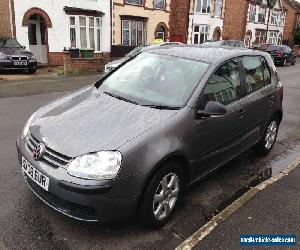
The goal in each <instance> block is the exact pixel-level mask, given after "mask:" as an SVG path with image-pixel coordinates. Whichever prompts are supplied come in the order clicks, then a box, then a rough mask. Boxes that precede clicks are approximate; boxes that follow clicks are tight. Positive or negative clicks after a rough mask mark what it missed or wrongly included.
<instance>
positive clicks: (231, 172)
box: [0, 64, 300, 250]
mask: <svg viewBox="0 0 300 250" xmlns="http://www.w3.org/2000/svg"><path fill="white" fill-rule="evenodd" d="M279 72H280V76H281V79H282V81H283V83H284V85H285V91H284V109H285V114H284V120H283V123H282V126H281V128H280V133H279V137H278V143H277V144H276V145H275V147H274V149H273V151H272V152H271V154H270V155H269V156H267V157H265V158H259V157H257V156H255V155H254V154H253V152H252V151H251V150H249V151H247V152H245V153H244V154H243V155H241V156H240V157H239V158H238V159H235V160H234V161H232V162H230V163H229V164H227V166H225V167H223V168H222V169H220V170H219V171H217V172H216V173H215V174H214V175H212V176H210V177H207V178H206V179H205V180H202V181H201V182H199V183H198V184H196V185H195V186H194V187H193V188H191V189H189V190H188V191H186V193H185V194H184V198H183V200H182V201H181V202H180V204H179V208H178V209H177V211H176V212H175V214H174V216H173V218H172V220H171V222H170V223H168V224H167V225H166V226H164V227H163V228H161V229H160V230H157V231H150V230H147V229H145V228H143V227H141V226H140V225H139V224H137V223H136V221H135V220H131V221H127V222H120V223H115V224H89V223H82V222H77V221H73V220H71V219H68V218H66V217H64V216H62V215H60V214H58V213H57V212H55V211H53V210H52V209H51V208H49V207H47V206H46V205H44V204H43V203H42V202H41V201H40V200H39V199H38V198H37V197H35V195H34V194H33V193H32V192H31V191H30V190H29V189H28V188H27V186H26V184H25V182H24V181H23V177H22V174H21V169H20V166H19V163H18V161H17V157H16V148H15V140H16V138H17V136H18V135H19V134H20V132H21V130H22V127H23V125H24V123H25V121H26V119H27V118H28V117H29V116H30V114H31V113H32V112H33V111H34V110H35V109H37V108H38V107H40V106H41V105H43V104H45V103H47V102H48V101H50V100H52V99H54V98H56V97H58V96H61V95H63V94H65V93H63V92H62V93H50V94H42V95H33V96H24V97H10V98H0V171H1V173H0V191H1V192H0V249H1V250H2V249H39V250H43V249H132V248H134V249H174V248H175V247H176V246H177V245H179V244H180V243H181V242H182V241H183V240H184V239H185V238H187V237H188V236H190V235H191V234H192V233H193V232H194V231H196V230H197V229H198V228H200V227H201V226H202V225H203V224H205V223H206V222H207V220H209V219H210V218H211V217H212V216H213V215H214V214H215V213H216V212H218V211H219V210H221V209H223V208H224V207H226V206H227V205H228V204H229V203H230V202H232V201H233V200H234V199H236V198H237V197H238V196H240V195H241V194H242V193H243V192H245V191H246V190H247V189H248V188H249V186H251V185H255V184H256V183H259V182H260V181H262V180H264V179H266V178H269V177H270V176H271V175H272V171H273V172H274V171H275V172H276V171H277V172H278V171H280V167H281V166H283V165H284V163H285V162H286V163H287V162H289V159H290V158H291V155H293V154H295V148H296V146H297V145H298V144H299V143H300V140H299V139H300V101H299V100H300V78H299V76H300V74H299V73H300V65H299V64H297V65H296V66H288V67H286V68H279ZM76 79H77V78H76ZM87 79H88V78H87V77H86V78H84V79H81V80H82V81H84V82H82V83H80V84H78V86H79V85H81V84H82V85H84V84H87V83H88V80H87ZM62 80H63V81H66V78H63V79H60V80H59V79H57V80H55V81H53V84H56V86H58V84H59V82H57V81H62ZM76 81H77V82H80V80H78V79H77V80H75V78H74V79H72V78H69V84H71V83H72V82H76ZM89 81H90V82H93V81H94V79H90V80H89ZM15 84H18V83H15ZM76 86H77V85H76ZM49 88H50V89H51V87H49ZM49 91H50V90H49ZM278 162H280V164H276V163H278ZM272 166H277V167H276V169H272Z"/></svg>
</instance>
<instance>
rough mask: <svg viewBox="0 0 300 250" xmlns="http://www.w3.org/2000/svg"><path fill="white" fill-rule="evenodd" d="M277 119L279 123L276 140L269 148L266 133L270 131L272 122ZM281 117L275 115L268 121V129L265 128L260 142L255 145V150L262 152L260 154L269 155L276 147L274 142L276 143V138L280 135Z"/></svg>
mask: <svg viewBox="0 0 300 250" xmlns="http://www.w3.org/2000/svg"><path fill="white" fill-rule="evenodd" d="M273 121H275V122H276V123H277V131H276V137H275V140H274V143H273V145H272V146H271V147H270V148H269V149H267V148H266V142H265V138H266V135H267V131H268V128H269V126H270V124H271V123H272V122H273ZM279 124H280V122H279V119H278V118H277V117H276V116H273V117H272V118H271V119H270V120H269V122H268V125H267V126H266V129H265V132H264V134H263V136H262V138H261V139H260V140H259V142H258V143H257V144H256V145H255V148H254V149H255V151H256V152H257V153H258V154H260V155H267V154H268V153H269V152H270V151H271V150H272V149H273V147H274V144H275V143H276V140H277V135H278V130H279Z"/></svg>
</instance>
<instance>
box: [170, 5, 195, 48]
mask: <svg viewBox="0 0 300 250" xmlns="http://www.w3.org/2000/svg"><path fill="white" fill-rule="evenodd" d="M190 2H191V1H190V0H172V1H171V5H170V9H171V13H170V41H172V42H182V43H186V42H187V39H188V27H189V12H190Z"/></svg>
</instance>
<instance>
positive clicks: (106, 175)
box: [67, 151, 122, 180]
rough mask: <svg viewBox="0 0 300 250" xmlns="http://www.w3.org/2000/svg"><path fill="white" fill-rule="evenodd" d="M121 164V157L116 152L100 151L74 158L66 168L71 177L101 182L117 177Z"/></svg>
mask: <svg viewBox="0 0 300 250" xmlns="http://www.w3.org/2000/svg"><path fill="white" fill-rule="evenodd" d="M121 163H122V155H121V153H120V152H118V151H100V152H97V153H93V154H86V155H83V156H78V157H77V158H75V159H74V160H73V161H72V162H71V163H70V164H69V166H68V170H67V171H68V173H69V174H70V175H72V176H75V177H79V178H83V179H91V180H103V179H113V178H115V177H116V176H117V174H118V172H119V169H120V167H121Z"/></svg>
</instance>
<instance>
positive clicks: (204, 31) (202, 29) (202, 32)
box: [193, 25, 210, 44]
mask: <svg viewBox="0 0 300 250" xmlns="http://www.w3.org/2000/svg"><path fill="white" fill-rule="evenodd" d="M209 30H210V28H209V26H208V25H195V26H194V32H193V44H201V43H204V42H206V41H207V40H208V36H209Z"/></svg>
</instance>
